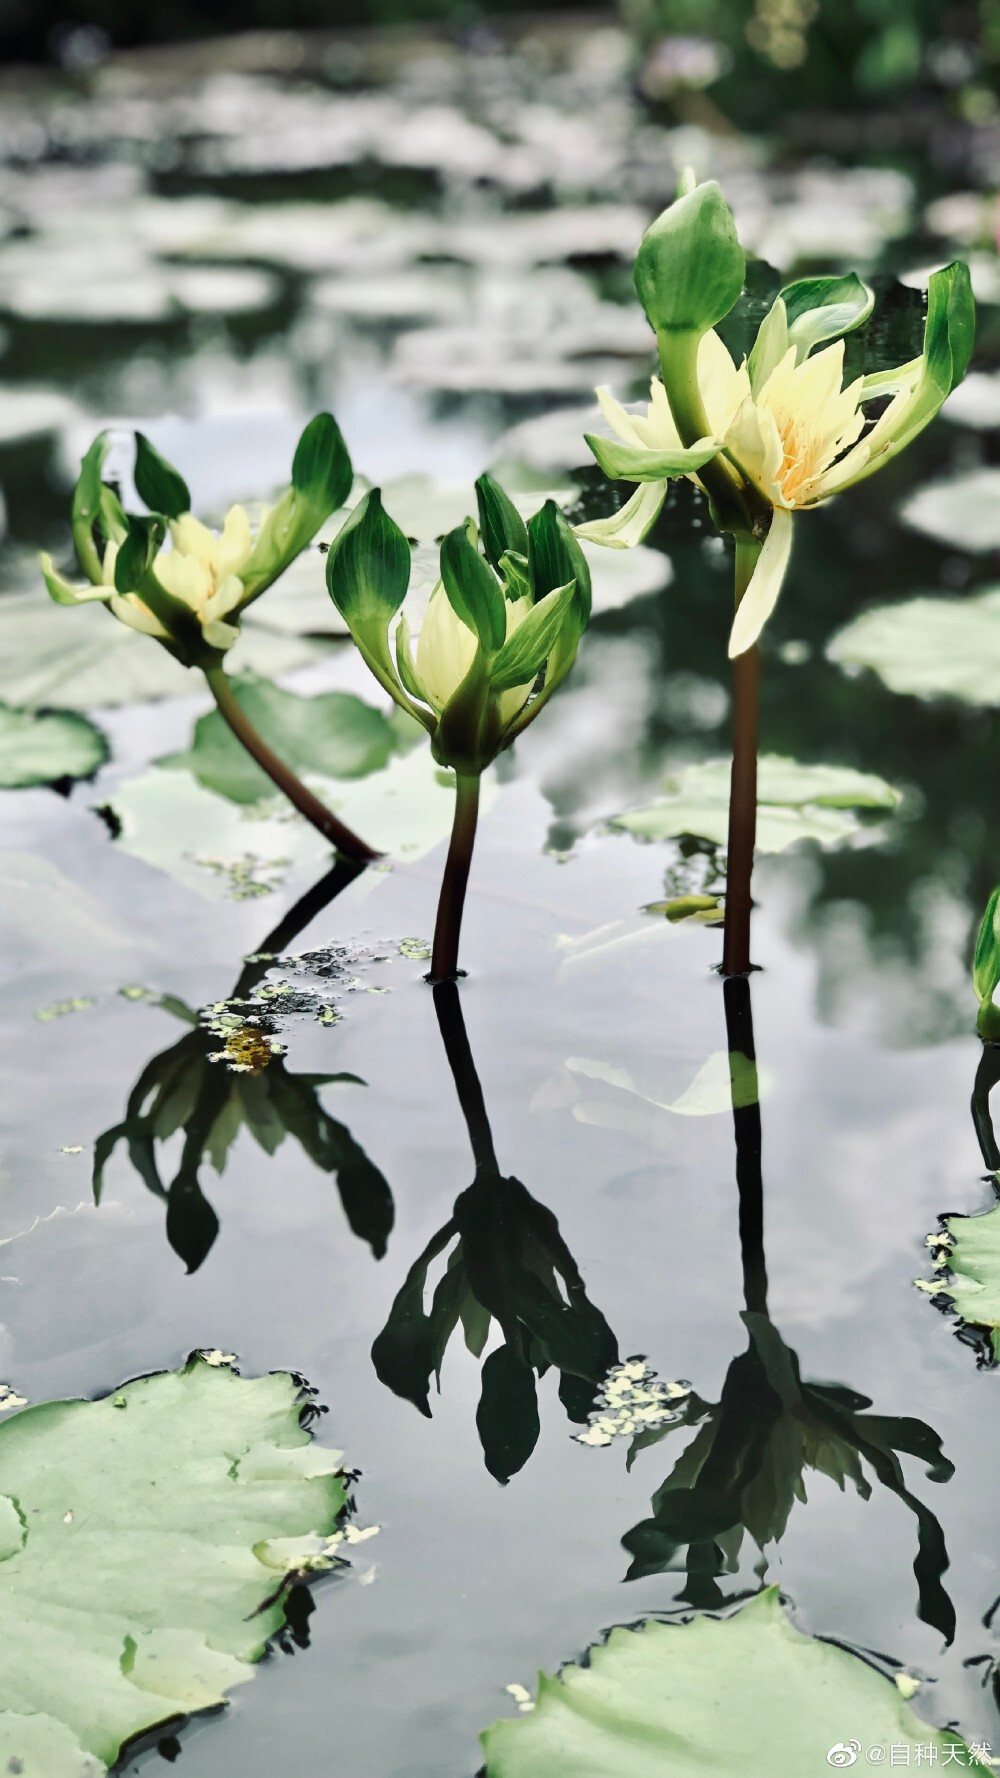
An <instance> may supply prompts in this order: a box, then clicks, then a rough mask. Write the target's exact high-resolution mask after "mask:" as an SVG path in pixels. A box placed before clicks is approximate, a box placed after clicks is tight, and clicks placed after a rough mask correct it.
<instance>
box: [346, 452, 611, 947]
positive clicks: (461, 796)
mask: <svg viewBox="0 0 1000 1778" xmlns="http://www.w3.org/2000/svg"><path fill="white" fill-rule="evenodd" d="M476 494H477V499H478V508H479V514H478V516H479V524H478V526H476V525H475V524H474V523H473V521H472V520H471V519H467V520H466V522H465V524H464V525H459V526H457V527H456V529H455V530H454V531H451V532H449V534H448V536H447V537H445V538H444V539H443V541H442V543H441V559H440V565H441V577H440V579H439V580H438V582H437V584H436V585H435V587H434V590H433V592H432V593H431V597H430V601H429V603H428V605H427V609H426V611H425V613H424V616H423V621H422V623H421V625H420V632H419V635H418V637H417V642H416V647H415V648H414V646H413V641H412V637H411V633H410V618H409V614H408V613H407V611H406V610H405V609H403V606H404V600H405V599H406V593H407V588H408V586H409V580H410V546H409V544H408V543H407V541H406V538H405V537H404V535H403V533H402V531H401V530H400V529H399V526H398V525H397V524H395V523H394V521H393V520H392V519H391V518H390V517H389V514H388V513H387V512H386V511H385V510H384V508H383V506H382V499H381V494H380V493H379V490H378V489H377V488H375V489H373V490H372V492H371V493H370V494H367V495H366V496H365V498H364V499H363V500H362V501H361V503H360V505H359V506H358V507H357V508H356V509H355V511H354V512H353V513H352V514H351V517H350V518H349V519H348V521H347V523H346V525H344V527H343V529H342V530H341V531H340V533H339V534H338V536H337V537H336V538H335V539H334V542H333V544H332V545H331V548H330V551H329V554H328V556H327V565H326V574H327V585H328V587H329V590H330V596H331V598H332V599H333V602H334V604H335V605H336V606H337V609H338V610H339V611H340V612H341V614H342V615H343V617H344V618H345V620H346V622H347V625H348V627H349V629H350V632H351V635H352V636H353V638H354V641H355V643H356V644H357V647H358V650H359V652H360V653H361V655H362V656H363V658H364V660H365V661H366V663H367V665H368V666H369V667H370V669H371V671H372V672H373V673H374V675H375V677H376V679H377V680H378V682H379V684H380V685H381V686H383V687H384V689H385V690H386V691H387V692H388V693H389V695H390V697H391V698H393V699H394V700H395V702H396V703H397V704H398V705H399V707H400V709H402V710H405V711H407V712H408V713H409V715H411V716H412V717H414V718H415V719H416V721H417V722H419V723H421V724H422V725H423V727H424V728H425V729H426V730H427V733H428V734H429V736H430V741H431V750H432V752H433V754H434V758H435V759H436V760H437V761H438V762H439V764H440V765H443V766H449V767H451V768H452V769H453V770H454V772H455V777H456V786H455V819H454V825H453V829H452V835H451V845H450V847H449V851H448V859H447V863H446V866H445V873H444V881H443V884H442V889H441V897H440V901H439V904H438V915H437V924H436V927H435V933H434V946H433V953H432V958H431V977H432V979H433V980H435V981H445V980H449V979H451V978H452V977H454V976H455V975H456V974H457V973H458V944H459V935H460V931H461V923H462V912H463V909H464V905H465V892H466V887H467V884H468V879H469V870H470V866H471V863H472V850H473V846H474V843H475V836H476V822H477V817H478V810H479V785H480V779H481V776H482V773H483V772H484V771H485V770H486V767H487V766H488V765H489V764H490V763H491V762H492V761H493V760H494V759H495V758H496V757H497V754H498V753H502V752H503V750H504V749H505V748H506V747H509V746H510V745H511V742H512V741H514V740H516V739H517V736H518V735H520V734H522V733H523V732H524V730H525V729H526V728H527V726H528V724H529V723H530V722H534V720H535V717H536V716H537V715H538V713H539V711H540V710H542V709H543V708H544V706H545V704H547V702H548V700H549V698H550V697H551V696H552V693H553V692H554V691H555V690H556V687H557V686H558V685H560V684H561V683H562V681H563V680H564V679H565V677H566V675H567V673H568V672H569V670H570V668H571V667H572V665H573V662H574V660H575V658H576V651H577V647H578V645H579V641H580V637H581V636H582V634H583V631H584V630H585V628H586V626H587V623H588V621H589V618H590V574H589V571H588V568H587V564H586V561H585V559H584V556H583V552H582V550H581V549H580V546H579V544H578V543H577V542H576V539H575V538H574V536H573V533H572V531H571V530H570V528H569V526H568V524H567V523H566V520H565V518H564V517H563V515H562V513H561V512H560V510H559V508H558V507H557V506H556V504H555V502H554V501H552V500H548V501H546V503H545V505H544V506H543V507H542V509H541V511H540V512H537V513H535V515H534V517H533V518H531V519H530V520H529V521H528V523H527V525H526V524H525V523H524V520H523V519H522V518H521V516H520V514H519V513H518V511H517V509H516V508H515V507H514V505H513V504H512V502H511V501H510V500H509V499H508V497H507V495H506V494H505V493H504V491H503V489H502V488H501V487H500V486H499V484H498V483H496V482H495V481H493V480H492V479H491V477H490V476H488V475H484V476H482V477H481V478H480V480H479V481H478V482H477V484H476ZM397 613H399V618H398V622H397V623H396V627H395V635H394V639H393V642H392V644H390V639H389V630H390V626H391V625H392V623H393V620H394V619H395V618H396V616H397Z"/></svg>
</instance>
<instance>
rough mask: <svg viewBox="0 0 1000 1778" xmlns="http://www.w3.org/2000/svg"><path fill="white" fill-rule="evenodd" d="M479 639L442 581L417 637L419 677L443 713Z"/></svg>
mask: <svg viewBox="0 0 1000 1778" xmlns="http://www.w3.org/2000/svg"><path fill="white" fill-rule="evenodd" d="M477 647H478V642H477V640H476V637H475V636H474V635H473V633H472V631H471V630H470V629H468V628H467V627H466V625H465V624H464V623H463V622H462V620H461V618H460V617H459V616H458V614H457V612H456V611H455V609H454V607H453V605H452V604H451V601H450V599H449V598H448V595H447V593H446V592H445V590H444V587H443V586H442V585H441V583H440V581H439V582H438V584H437V586H436V587H435V588H434V591H433V593H432V594H431V597H430V603H429V604H428V607H427V612H426V615H425V617H424V621H423V623H422V624H421V626H420V635H419V636H418V637H417V653H416V670H417V677H418V678H419V680H420V682H421V684H422V685H423V686H424V687H425V689H426V692H427V697H428V700H429V702H430V704H431V705H432V707H433V708H434V709H435V710H436V711H437V712H438V714H440V712H441V711H442V710H443V709H444V707H445V705H446V704H447V703H448V701H449V699H450V698H451V697H453V695H454V693H455V692H456V691H457V690H458V688H459V686H460V685H461V683H462V680H463V679H464V678H465V675H466V674H467V672H468V671H469V668H470V667H471V665H472V663H473V661H474V659H475V656H476V649H477Z"/></svg>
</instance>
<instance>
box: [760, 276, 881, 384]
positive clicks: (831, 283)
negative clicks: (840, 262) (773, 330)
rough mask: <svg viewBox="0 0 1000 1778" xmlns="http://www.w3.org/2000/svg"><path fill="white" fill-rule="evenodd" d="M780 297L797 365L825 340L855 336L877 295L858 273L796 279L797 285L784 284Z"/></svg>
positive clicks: (795, 283)
mask: <svg viewBox="0 0 1000 1778" xmlns="http://www.w3.org/2000/svg"><path fill="white" fill-rule="evenodd" d="M779 297H780V300H781V301H782V302H783V303H784V305H785V314H786V316H787V319H788V343H789V345H790V346H794V347H795V358H796V363H798V364H801V363H802V360H803V359H804V358H808V356H809V353H810V352H811V351H812V349H813V347H814V346H818V345H820V344H822V342H823V341H824V340H836V339H840V338H842V336H843V335H844V334H845V333H853V331H854V329H855V328H856V327H860V326H861V323H862V322H863V321H867V319H868V317H869V315H870V314H871V312H872V309H873V308H874V306H875V292H874V291H873V290H870V289H869V288H868V285H867V284H863V283H862V281H861V279H860V278H859V277H858V275H857V273H856V272H848V273H847V275H846V277H843V278H797V279H796V280H795V282H794V284H786V285H785V288H784V290H782V291H780V292H779Z"/></svg>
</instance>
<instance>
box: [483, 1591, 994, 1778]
mask: <svg viewBox="0 0 1000 1778" xmlns="http://www.w3.org/2000/svg"><path fill="white" fill-rule="evenodd" d="M845 1732H848V1733H849V1734H850V1735H851V1736H852V1737H854V1739H851V1740H849V1741H846V1742H845V1740H844V1735H845ZM482 1741H483V1747H484V1750H485V1754H486V1774H487V1778H663V1775H664V1774H666V1773H669V1774H670V1778H703V1774H704V1773H705V1772H709V1771H718V1772H727V1771H732V1770H733V1750H734V1749H735V1748H738V1749H739V1770H740V1772H741V1773H742V1774H743V1775H744V1778H803V1775H804V1774H805V1773H807V1772H817V1773H818V1772H822V1771H825V1770H826V1769H827V1767H828V1766H830V1765H832V1766H849V1765H853V1764H855V1762H856V1761H857V1759H858V1756H859V1754H860V1753H861V1749H862V1746H863V1745H864V1746H868V1747H872V1746H874V1747H881V1748H885V1749H889V1748H893V1749H895V1748H898V1749H899V1750H900V1751H899V1753H898V1755H897V1763H899V1764H904V1763H905V1764H907V1765H909V1764H910V1763H911V1761H913V1762H914V1763H916V1761H915V1751H916V1749H917V1748H918V1747H920V1748H922V1749H923V1755H922V1757H923V1758H927V1757H928V1753H927V1750H928V1749H929V1748H930V1749H933V1760H934V1763H935V1764H937V1763H939V1761H940V1763H942V1764H943V1763H945V1758H946V1756H945V1751H944V1750H945V1749H946V1748H954V1749H955V1750H956V1752H955V1755H954V1756H953V1761H954V1762H957V1763H958V1764H965V1763H967V1762H968V1760H969V1757H970V1756H969V1750H968V1749H967V1747H966V1744H965V1742H964V1741H963V1740H962V1739H961V1737H960V1736H958V1735H956V1734H943V1733H942V1732H941V1731H940V1730H937V1729H931V1728H928V1727H927V1726H926V1724H925V1723H922V1722H921V1721H920V1720H919V1718H918V1717H917V1716H915V1715H914V1713H913V1711H912V1710H911V1709H910V1706H909V1705H908V1704H907V1703H906V1702H905V1700H904V1698H903V1696H902V1694H901V1691H900V1689H899V1687H898V1686H896V1685H895V1684H894V1683H893V1682H892V1680H890V1679H887V1678H885V1677H884V1676H883V1675H882V1674H881V1673H879V1672H878V1671H877V1670H876V1668H874V1667H872V1666H870V1665H869V1664H868V1662H867V1661H865V1660H862V1658H861V1657H860V1656H859V1655H856V1654H853V1653H851V1652H850V1651H849V1650H848V1649H846V1648H840V1647H837V1646H836V1645H835V1644H833V1643H830V1642H822V1641H820V1640H819V1639H817V1638H815V1637H812V1636H807V1635H804V1634H803V1633H802V1632H801V1631H800V1630H797V1629H796V1628H795V1626H794V1625H793V1623H792V1622H791V1619H790V1618H789V1617H788V1615H787V1613H786V1612H785V1610H784V1608H783V1607H782V1604H781V1598H780V1594H779V1592H778V1589H777V1588H776V1587H768V1588H767V1589H766V1590H765V1591H764V1592H762V1593H759V1594H758V1595H757V1596H756V1597H755V1598H753V1599H751V1600H750V1602H749V1604H747V1605H745V1606H743V1608H742V1610H740V1611H738V1612H735V1613H734V1614H733V1615H732V1616H731V1617H729V1618H725V1619H722V1620H720V1619H717V1618H711V1617H696V1618H694V1619H692V1620H691V1621H690V1622H688V1623H684V1624H665V1623H658V1622H656V1621H649V1622H646V1623H644V1624H642V1625H641V1626H640V1627H639V1629H636V1630H631V1629H630V1630H626V1629H616V1630H612V1632H611V1634H610V1636H609V1637H608V1640H607V1642H606V1643H603V1644H602V1645H600V1646H599V1647H596V1648H592V1649H591V1650H590V1653H589V1656H588V1660H587V1665H586V1666H569V1667H564V1668H563V1669H562V1671H561V1672H560V1673H559V1674H558V1676H557V1677H556V1678H554V1679H551V1678H549V1677H548V1675H546V1674H542V1675H541V1676H540V1678H539V1685H538V1701H537V1703H536V1705H535V1708H534V1709H533V1710H531V1711H530V1712H528V1713H526V1714H524V1715H522V1716H521V1717H519V1718H518V1720H517V1721H514V1722H498V1723H494V1725H493V1727H492V1728H491V1729H487V1731H486V1733H485V1734H484V1735H483V1737H482ZM904 1750H905V1754H906V1758H905V1761H904V1759H903V1751H904ZM838 1753H839V1754H840V1757H839V1758H838V1757H836V1755H837V1754H838Z"/></svg>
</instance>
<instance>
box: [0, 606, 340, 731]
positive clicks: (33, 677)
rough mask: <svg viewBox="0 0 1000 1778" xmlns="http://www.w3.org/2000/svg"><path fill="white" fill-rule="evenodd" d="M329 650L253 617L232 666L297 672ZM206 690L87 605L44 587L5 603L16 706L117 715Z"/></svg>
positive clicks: (2, 660)
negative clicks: (116, 709) (55, 598)
mask: <svg viewBox="0 0 1000 1778" xmlns="http://www.w3.org/2000/svg"><path fill="white" fill-rule="evenodd" d="M263 603H264V601H261V604H262V605H263ZM324 646H325V645H324V644H323V643H322V642H319V641H313V640H310V639H307V638H306V637H304V636H298V635H296V636H291V635H282V634H279V633H278V632H277V631H276V630H274V629H272V628H271V627H270V626H265V625H264V624H263V623H258V622H256V621H253V620H252V619H250V618H247V619H246V620H245V621H244V624H243V628H242V632H241V635H240V638H239V641H238V642H237V643H236V644H235V646H234V647H233V649H232V651H231V653H230V654H229V655H228V656H227V660H226V665H227V668H228V670H229V671H230V672H233V673H239V672H248V671H257V672H261V673H268V674H273V675H277V674H279V673H290V672H292V671H294V669H295V668H296V667H302V666H305V665H306V664H307V663H308V662H309V661H314V660H315V659H316V657H317V655H318V654H320V653H321V652H322V651H323V649H324ZM200 684H201V679H200V675H198V674H196V673H194V672H192V671H191V669H190V668H187V667H182V666H181V665H180V664H179V663H178V662H177V661H175V660H174V659H173V657H172V656H171V655H169V654H168V653H167V651H166V649H165V648H160V647H158V646H156V645H155V644H153V643H152V642H151V641H150V639H149V637H148V636H141V635H140V634H139V633H138V631H136V630H130V629H128V628H127V626H126V625H125V624H120V623H118V621H117V620H116V619H115V618H113V617H110V616H109V615H108V614H107V613H106V612H104V611H95V610H93V609H91V608H89V607H88V606H86V605H82V606H79V607H73V606H66V605H64V606H55V605H53V604H52V602H51V600H50V599H49V598H48V597H47V595H46V593H45V591H44V589H43V588H42V586H41V584H40V583H39V589H38V591H37V592H30V593H8V594H6V595H5V597H4V598H3V599H0V697H2V698H4V699H6V700H7V701H8V702H9V703H11V704H20V705H38V704H59V705H60V706H63V707H65V708H67V709H72V710H98V709H109V708H112V707H113V706H116V705H119V704H144V703H149V702H151V701H152V700H153V699H155V698H183V697H190V696H191V694H192V692H194V691H195V690H197V689H198V688H199V687H200Z"/></svg>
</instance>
